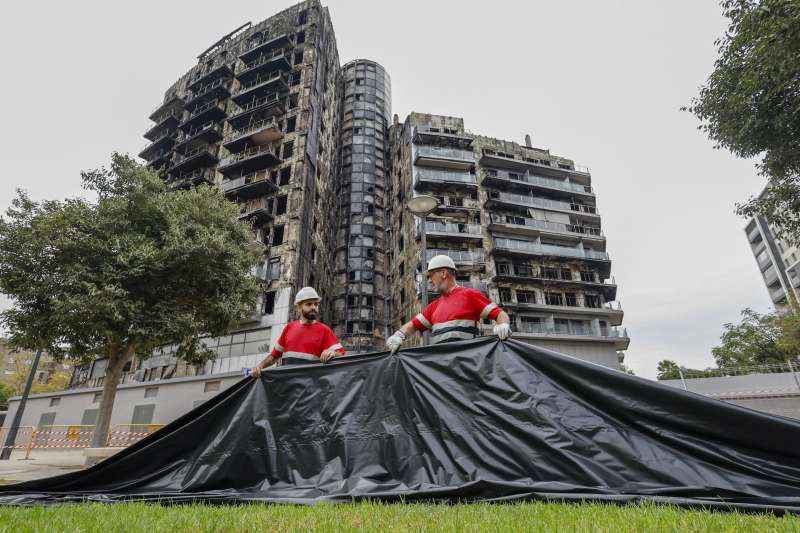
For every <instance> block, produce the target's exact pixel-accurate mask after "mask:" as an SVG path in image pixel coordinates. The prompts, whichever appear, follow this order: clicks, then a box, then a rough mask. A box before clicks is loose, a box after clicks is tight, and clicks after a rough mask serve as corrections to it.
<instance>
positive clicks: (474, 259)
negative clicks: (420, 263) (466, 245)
mask: <svg viewBox="0 0 800 533" xmlns="http://www.w3.org/2000/svg"><path fill="white" fill-rule="evenodd" d="M440 254H441V255H446V256H447V257H449V258H450V259H452V260H453V262H454V263H455V264H456V265H460V266H461V267H470V266H482V265H483V264H484V263H485V262H486V257H485V255H484V253H483V250H446V249H441V248H428V249H427V250H426V257H425V259H426V261H430V260H431V259H433V257H434V256H436V255H440Z"/></svg>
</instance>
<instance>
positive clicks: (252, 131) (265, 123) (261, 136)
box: [222, 117, 283, 152]
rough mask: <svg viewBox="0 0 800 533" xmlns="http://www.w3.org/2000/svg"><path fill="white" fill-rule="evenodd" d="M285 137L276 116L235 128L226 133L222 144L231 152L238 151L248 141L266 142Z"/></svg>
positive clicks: (255, 142)
mask: <svg viewBox="0 0 800 533" xmlns="http://www.w3.org/2000/svg"><path fill="white" fill-rule="evenodd" d="M282 137H283V132H281V130H280V128H279V125H278V121H277V120H276V119H275V117H269V118H266V119H264V120H258V121H256V122H253V123H250V124H248V125H247V126H245V127H243V128H240V129H236V130H233V131H231V132H229V133H228V134H227V135H225V138H224V139H223V140H222V145H223V146H224V147H225V148H226V149H228V150H230V151H231V152H237V151H239V150H240V149H241V148H243V147H244V146H245V145H247V143H254V144H259V145H260V144H264V143H265V142H274V141H277V140H279V139H281V138H282Z"/></svg>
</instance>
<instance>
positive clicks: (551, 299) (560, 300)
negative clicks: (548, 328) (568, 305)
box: [544, 292, 564, 305]
mask: <svg viewBox="0 0 800 533" xmlns="http://www.w3.org/2000/svg"><path fill="white" fill-rule="evenodd" d="M544 301H545V303H546V304H547V305H564V296H563V295H562V294H561V293H560V292H545V293H544Z"/></svg>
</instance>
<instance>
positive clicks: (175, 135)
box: [139, 130, 179, 154]
mask: <svg viewBox="0 0 800 533" xmlns="http://www.w3.org/2000/svg"><path fill="white" fill-rule="evenodd" d="M167 138H170V139H172V140H173V141H175V140H177V139H178V138H179V134H178V132H177V131H175V130H164V131H163V132H161V134H159V135H158V136H157V137H156V138H155V139H153V142H149V143H147V144H145V145H144V146H142V149H141V150H139V154H142V153H144V152H146V151H147V150H152V148H153V147H154V146H155V145H157V144H158V143H160V142H161V141H163V140H164V139H167Z"/></svg>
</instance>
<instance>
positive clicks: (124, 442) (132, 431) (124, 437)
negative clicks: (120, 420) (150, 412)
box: [106, 424, 164, 447]
mask: <svg viewBox="0 0 800 533" xmlns="http://www.w3.org/2000/svg"><path fill="white" fill-rule="evenodd" d="M162 427H164V424H119V425H116V426H114V427H112V428H111V430H110V431H109V432H108V440H107V441H106V446H114V447H124V446H130V445H131V444H133V443H134V442H139V441H140V440H142V439H143V438H145V437H146V436H148V435H149V434H150V433H152V432H154V431H156V430H158V429H161V428H162ZM122 428H127V430H125V429H122Z"/></svg>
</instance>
